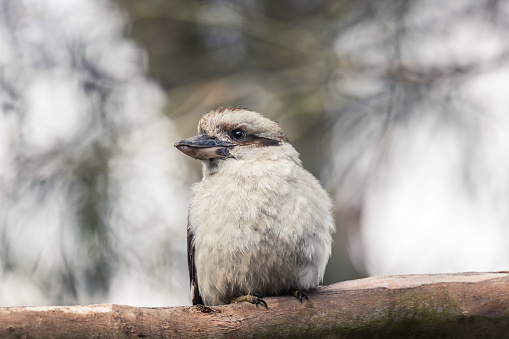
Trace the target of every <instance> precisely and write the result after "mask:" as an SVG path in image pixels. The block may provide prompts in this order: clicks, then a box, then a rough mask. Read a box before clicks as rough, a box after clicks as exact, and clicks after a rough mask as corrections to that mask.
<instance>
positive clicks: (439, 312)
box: [0, 272, 509, 338]
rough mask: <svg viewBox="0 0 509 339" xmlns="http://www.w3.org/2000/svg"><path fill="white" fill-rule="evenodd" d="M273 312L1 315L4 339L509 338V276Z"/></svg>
mask: <svg viewBox="0 0 509 339" xmlns="http://www.w3.org/2000/svg"><path fill="white" fill-rule="evenodd" d="M265 300H266V301H267V303H268V305H269V308H268V309H267V310H266V309H265V308H263V307H255V306H254V305H251V304H247V303H243V304H235V305H225V306H218V307H169V308H142V307H130V306H121V305H88V306H57V307H7V308H0V338H19V337H29V338H42V337H44V338H47V337H52V338H54V337H65V338H70V337H87V338H91V337H115V338H136V337H145V336H148V337H175V338H194V337H196V338H204V337H216V338H237V337H245V338H252V337H267V338H322V337H349V338H350V337H366V336H373V335H376V336H378V337H408V336H412V337H423V338H427V337H462V338H469V337H476V336H477V337H507V336H509V272H498V273H458V274H436V275H401V276H383V277H371V278H366V279H360V280H353V281H347V282H342V283H337V284H334V285H329V286H323V287H320V288H319V289H318V290H317V291H315V292H313V293H309V300H304V301H303V303H300V302H299V301H298V300H297V299H296V298H294V297H273V298H265Z"/></svg>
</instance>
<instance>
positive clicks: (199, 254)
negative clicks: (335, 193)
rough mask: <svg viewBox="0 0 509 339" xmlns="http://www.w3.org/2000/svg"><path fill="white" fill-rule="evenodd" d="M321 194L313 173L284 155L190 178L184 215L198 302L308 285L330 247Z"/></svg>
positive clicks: (224, 300) (316, 277)
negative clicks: (191, 194)
mask: <svg viewBox="0 0 509 339" xmlns="http://www.w3.org/2000/svg"><path fill="white" fill-rule="evenodd" d="M257 165H259V166H257ZM324 199H325V201H328V197H327V196H326V194H325V192H324V191H323V190H322V189H321V187H320V186H319V184H318V183H317V182H316V180H315V179H314V178H313V177H312V176H311V175H310V174H309V173H308V172H306V171H305V170H303V169H302V167H300V166H298V165H296V164H294V163H293V162H290V161H286V162H282V161H273V162H267V163H264V164H252V166H246V164H245V163H242V162H235V163H233V165H232V166H231V167H230V168H228V167H227V168H226V170H225V168H223V171H222V172H218V173H216V174H213V175H211V176H209V177H207V178H206V179H204V180H203V181H201V182H200V183H198V184H196V185H195V187H194V197H193V200H192V202H191V207H190V214H189V217H190V225H191V231H192V232H193V235H194V244H195V248H196V254H195V266H196V272H197V276H198V284H199V289H200V293H201V295H202V297H203V299H204V302H205V303H206V304H209V305H215V304H221V303H228V302H230V299H231V297H234V296H238V295H242V294H248V293H261V294H264V295H271V294H279V293H281V292H283V291H285V290H288V289H289V288H291V287H292V288H302V289H307V288H310V287H314V286H316V285H317V284H318V280H319V279H320V277H321V275H322V274H323V269H324V267H325V266H324V264H323V265H322V263H321V262H322V261H323V260H322V257H324V258H325V259H324V260H325V261H326V257H328V255H329V253H330V235H329V231H328V229H327V228H328V227H329V225H328V220H322V219H321V218H323V216H328V215H329V214H330V213H329V207H330V206H329V205H328V204H323V201H324ZM324 221H325V222H324ZM323 230H325V232H323ZM320 233H325V234H326V238H323V239H322V238H321V237H319V236H318V235H319V234H320ZM327 243H328V244H327ZM312 262H314V264H313V265H312V264H311V263H312ZM317 262H318V265H317V264H316V263H317ZM320 270H321V271H320Z"/></svg>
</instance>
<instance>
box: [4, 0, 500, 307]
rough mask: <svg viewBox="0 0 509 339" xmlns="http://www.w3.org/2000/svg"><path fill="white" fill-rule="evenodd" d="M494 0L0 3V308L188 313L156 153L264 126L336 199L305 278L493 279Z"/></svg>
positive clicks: (177, 160) (180, 257) (177, 234)
mask: <svg viewBox="0 0 509 339" xmlns="http://www.w3.org/2000/svg"><path fill="white" fill-rule="evenodd" d="M508 23H509V2H507V1H499V0H459V1H454V2H452V1H450V2H445V3H444V2H440V1H436V0H405V1H403V0H355V1H354V0H340V1H336V0H334V1H332V0H321V1H304V0H282V1H269V0H255V1H253V0H251V1H247V0H238V1H231V0H201V1H198V0H167V1H164V0H144V1H136V0H116V1H115V0H109V1H106V0H65V1H64V0H0V110H1V111H0V306H13V305H69V304H89V303H119V304H128V305H136V306H174V305H187V304H190V296H189V291H188V277H187V262H186V260H187V259H186V253H185V251H186V240H185V229H186V215H187V204H188V201H189V194H190V191H189V187H190V185H191V184H192V183H193V182H195V181H197V180H199V179H200V177H201V173H200V171H201V169H200V164H199V162H198V161H192V160H190V159H187V158H186V156H185V155H183V154H181V153H180V152H178V151H177V150H176V149H174V148H173V143H174V142H175V141H177V140H179V139H182V138H184V137H189V136H193V135H195V133H196V125H197V122H198V120H199V118H200V117H201V115H203V114H204V113H207V112H208V111H210V110H212V109H215V108H217V107H218V106H243V107H248V108H250V109H252V110H255V111H258V112H261V113H264V114H266V115H267V116H269V117H270V118H272V119H274V120H276V121H279V122H280V124H281V125H282V127H283V129H284V130H285V132H286V133H287V135H288V137H289V139H290V140H291V142H292V143H293V145H294V146H295V148H296V149H297V150H298V151H299V152H300V153H301V158H302V160H303V163H304V167H306V168H307V169H309V170H310V171H311V172H312V173H313V174H314V175H315V176H317V177H318V178H320V180H321V182H322V183H323V185H324V186H325V187H326V188H327V189H328V191H329V192H330V194H331V196H332V197H333V199H334V201H335V217H336V224H337V232H336V234H335V244H334V250H333V255H332V258H331V260H330V262H329V266H328V269H327V272H326V276H325V281H324V283H333V282H338V281H343V280H348V279H355V278H360V277H364V276H368V275H384V274H404V273H438V272H461V271H495V270H507V269H508V268H509V246H508V243H509V58H508V57H509V24H508Z"/></svg>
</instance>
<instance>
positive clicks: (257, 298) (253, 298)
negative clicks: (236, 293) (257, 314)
mask: <svg viewBox="0 0 509 339" xmlns="http://www.w3.org/2000/svg"><path fill="white" fill-rule="evenodd" d="M243 301H247V302H248V303H251V304H254V305H256V307H258V304H261V305H263V306H265V308H267V309H268V307H267V303H266V302H265V300H263V297H262V296H261V295H259V294H253V295H251V294H246V295H242V296H240V297H237V298H235V299H233V300H232V301H231V302H230V304H233V303H240V302H243Z"/></svg>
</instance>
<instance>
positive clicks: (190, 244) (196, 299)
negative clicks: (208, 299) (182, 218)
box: [187, 218, 203, 305]
mask: <svg viewBox="0 0 509 339" xmlns="http://www.w3.org/2000/svg"><path fill="white" fill-rule="evenodd" d="M194 253H195V248H194V234H193V232H192V231H191V224H190V222H189V218H188V219H187V266H188V269H189V281H190V283H191V299H192V301H193V305H198V304H202V305H203V300H202V299H201V296H200V290H199V289H198V277H197V276H196V266H195V265H194Z"/></svg>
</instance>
